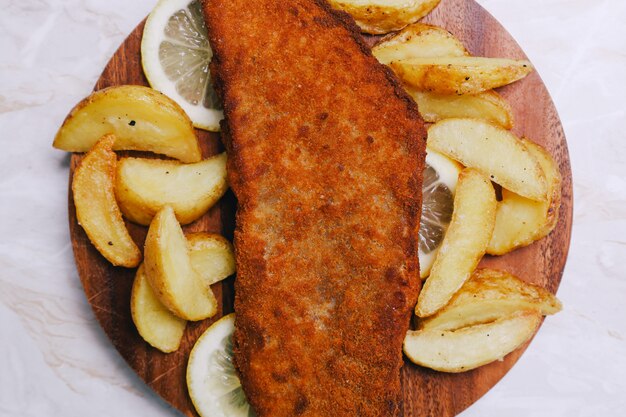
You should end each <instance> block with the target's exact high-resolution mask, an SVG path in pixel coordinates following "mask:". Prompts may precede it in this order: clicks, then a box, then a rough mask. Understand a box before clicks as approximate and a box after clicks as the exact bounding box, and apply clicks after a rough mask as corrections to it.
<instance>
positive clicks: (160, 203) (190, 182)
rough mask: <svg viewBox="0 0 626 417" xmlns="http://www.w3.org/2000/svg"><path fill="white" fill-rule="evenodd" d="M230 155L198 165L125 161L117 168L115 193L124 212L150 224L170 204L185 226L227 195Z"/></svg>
mask: <svg viewBox="0 0 626 417" xmlns="http://www.w3.org/2000/svg"><path fill="white" fill-rule="evenodd" d="M227 189H228V183H227V181H226V153H222V154H220V155H216V156H213V157H211V158H208V159H206V160H204V161H201V162H196V163H195V164H181V163H180V162H178V161H164V160H161V159H145V158H122V159H121V160H120V161H119V162H118V165H117V178H116V181H115V194H116V196H117V200H118V202H119V205H120V208H121V209H122V213H124V216H126V218H127V219H129V220H130V221H132V222H135V223H139V224H143V225H146V226H147V225H149V224H150V222H151V221H152V218H153V217H154V216H155V215H156V213H157V212H158V211H159V210H160V209H161V208H163V207H164V206H166V205H168V206H171V207H172V208H173V209H174V213H176V218H177V219H178V221H179V222H180V223H181V224H188V223H191V222H193V221H194V220H196V219H198V218H199V217H201V216H202V215H203V214H204V213H206V212H207V210H209V209H210V208H211V207H212V206H213V205H214V204H215V203H216V202H217V201H218V200H219V199H220V198H221V197H222V196H223V195H224V193H225V192H226V190H227Z"/></svg>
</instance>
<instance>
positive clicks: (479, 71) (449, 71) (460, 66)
mask: <svg viewBox="0 0 626 417" xmlns="http://www.w3.org/2000/svg"><path fill="white" fill-rule="evenodd" d="M389 66H390V67H391V68H392V69H393V70H394V72H395V73H396V74H397V75H398V77H400V79H402V80H403V81H404V82H405V83H406V84H408V85H410V86H412V87H414V88H417V89H419V90H424V91H430V92H433V93H439V94H458V95H461V94H478V93H480V92H483V91H486V90H490V89H492V88H497V87H502V86H504V85H507V84H511V83H513V82H515V81H518V80H520V79H522V78H524V77H526V76H527V75H528V74H529V73H530V72H531V71H532V70H533V67H532V64H531V63H530V62H529V61H525V60H513V59H504V58H485V57H469V56H465V57H426V58H411V59H406V60H402V61H393V62H390V63H389Z"/></svg>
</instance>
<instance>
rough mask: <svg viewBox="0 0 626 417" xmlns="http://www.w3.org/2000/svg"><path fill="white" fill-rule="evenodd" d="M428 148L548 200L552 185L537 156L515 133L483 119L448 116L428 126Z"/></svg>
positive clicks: (525, 193)
mask: <svg viewBox="0 0 626 417" xmlns="http://www.w3.org/2000/svg"><path fill="white" fill-rule="evenodd" d="M428 147H429V148H431V149H433V150H435V151H438V152H440V153H443V154H444V155H446V156H448V157H450V158H452V159H454V160H456V161H459V162H460V163H461V164H463V165H465V166H466V167H470V168H475V169H477V170H478V171H480V172H482V173H483V174H484V175H486V176H487V177H489V178H490V179H491V180H492V181H493V182H495V183H497V184H500V185H501V186H502V187H504V188H507V189H509V190H511V191H513V192H515V193H516V194H519V195H521V196H524V197H527V198H530V199H532V200H537V201H546V200H547V198H548V185H547V182H546V178H545V174H544V173H543V170H542V169H541V165H540V164H539V162H538V161H537V158H535V157H534V155H533V154H531V153H530V152H529V151H528V149H527V148H526V146H525V145H524V143H523V142H522V141H521V140H520V139H519V138H517V137H516V136H515V135H514V134H513V133H511V132H509V131H508V130H506V129H503V128H501V127H499V126H496V125H494V124H491V123H489V122H486V121H484V120H479V119H445V120H442V121H440V122H438V123H435V124H434V125H432V126H430V128H429V129H428Z"/></svg>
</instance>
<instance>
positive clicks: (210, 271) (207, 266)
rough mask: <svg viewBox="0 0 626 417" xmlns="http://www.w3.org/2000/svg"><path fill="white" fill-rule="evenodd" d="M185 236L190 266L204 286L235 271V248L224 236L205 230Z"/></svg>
mask: <svg viewBox="0 0 626 417" xmlns="http://www.w3.org/2000/svg"><path fill="white" fill-rule="evenodd" d="M185 237H186V238H187V242H188V243H189V251H190V252H189V256H190V257H191V266H192V267H193V269H195V270H196V272H197V273H198V274H199V275H200V276H201V277H202V279H203V280H204V284H205V285H206V286H209V285H213V284H215V283H216V282H219V281H221V280H223V279H224V278H227V277H229V276H231V275H233V274H234V273H235V272H236V270H237V266H236V262H235V250H234V248H233V245H232V243H230V242H229V241H228V240H227V239H226V238H225V237H223V236H220V235H215V234H212V233H205V232H198V233H190V234H188V235H186V236H185Z"/></svg>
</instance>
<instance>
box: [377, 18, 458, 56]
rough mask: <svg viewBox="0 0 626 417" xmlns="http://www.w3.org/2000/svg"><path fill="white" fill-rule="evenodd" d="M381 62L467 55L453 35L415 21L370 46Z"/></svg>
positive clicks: (437, 27)
mask: <svg viewBox="0 0 626 417" xmlns="http://www.w3.org/2000/svg"><path fill="white" fill-rule="evenodd" d="M372 54H374V56H375V57H376V58H377V59H378V61H380V63H382V64H389V63H390V62H391V61H400V60H404V59H410V58H427V57H433V56H466V55H469V53H468V52H467V50H466V49H465V47H464V46H463V44H462V43H461V41H460V40H458V39H457V38H456V37H454V35H452V34H451V33H450V32H448V31H447V30H445V29H443V28H440V27H439V26H433V25H427V24H424V23H415V24H412V25H409V26H407V27H405V28H404V29H402V30H401V31H400V32H398V33H395V34H392V35H389V36H387V37H385V38H384V39H383V40H382V41H381V42H380V43H379V44H377V45H376V46H374V47H373V48H372Z"/></svg>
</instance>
